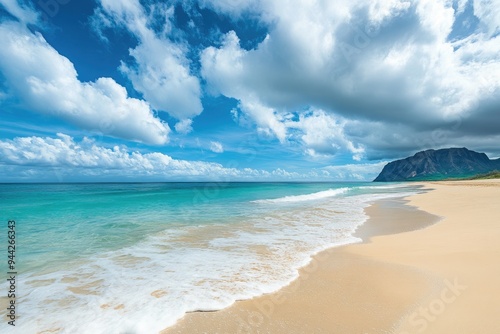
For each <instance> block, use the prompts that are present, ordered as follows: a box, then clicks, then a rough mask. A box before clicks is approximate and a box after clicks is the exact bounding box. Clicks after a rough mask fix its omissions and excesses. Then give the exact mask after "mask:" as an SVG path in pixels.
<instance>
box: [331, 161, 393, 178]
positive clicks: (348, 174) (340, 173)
mask: <svg viewBox="0 0 500 334" xmlns="http://www.w3.org/2000/svg"><path fill="white" fill-rule="evenodd" d="M387 163H388V161H382V162H378V163H374V164H356V165H354V164H349V165H339V166H327V167H324V168H322V170H323V172H325V173H326V175H328V176H329V177H331V178H334V179H336V180H346V181H347V180H350V181H372V180H374V179H375V178H376V177H377V175H378V174H379V173H380V171H382V169H383V168H384V166H385V165H386V164H387Z"/></svg>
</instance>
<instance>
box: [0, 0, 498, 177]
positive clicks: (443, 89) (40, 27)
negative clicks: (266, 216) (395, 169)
mask: <svg viewBox="0 0 500 334" xmlns="http://www.w3.org/2000/svg"><path fill="white" fill-rule="evenodd" d="M44 14H47V13H46V12H45V13H44V9H43V8H42V7H39V6H37V5H32V6H31V7H30V5H28V4H27V3H25V2H22V1H15V0H0V43H1V44H2V46H3V47H2V48H1V49H0V105H1V106H2V110H0V115H2V118H4V123H3V124H4V125H3V128H4V129H6V130H7V131H6V132H5V133H6V134H5V135H4V136H1V137H0V141H1V143H3V144H5V143H10V145H14V143H16V144H20V143H21V141H22V140H26V138H54V136H55V135H56V133H71V134H74V135H71V136H70V137H69V138H71V140H74V139H73V138H84V137H87V139H85V140H91V139H89V138H88V136H89V132H90V133H94V134H95V133H97V134H98V135H99V136H101V137H103V138H105V140H104V143H103V145H104V146H102V147H103V149H104V147H108V148H107V149H109V147H113V146H114V145H117V147H128V146H130V145H131V143H133V145H132V146H134V147H135V148H134V149H135V150H137V152H138V153H140V154H142V156H145V155H147V154H153V153H151V152H155V153H156V154H160V155H163V156H168V157H170V158H171V155H172V154H174V155H177V156H186V157H191V158H190V159H189V161H199V162H200V163H201V162H203V161H204V162H206V163H207V164H219V165H220V166H227V165H229V163H230V162H231V161H235V160H242V155H243V154H244V153H242V152H245V149H240V148H239V147H238V146H239V145H238V143H239V142H242V141H243V140H242V136H243V134H245V135H246V136H251V137H252V140H251V142H252V145H254V146H253V147H251V148H247V149H252V150H254V151H256V152H258V154H259V159H258V160H256V162H254V163H253V165H252V166H240V167H239V168H240V169H241V170H244V169H245V168H247V167H248V168H249V167H251V168H250V170H267V171H268V172H269V173H272V172H273V171H276V170H282V171H285V170H286V173H290V174H289V175H291V176H292V178H293V177H297V178H299V179H300V178H301V177H302V176H300V175H309V174H308V172H307V170H315V171H318V170H319V171H321V172H320V173H319V174H318V178H325V179H328V180H329V179H331V175H330V174H328V170H332V166H336V165H338V166H347V167H346V168H347V169H349V170H350V171H352V170H354V167H352V166H361V167H360V168H361V169H360V170H359V171H358V173H354V172H352V173H351V172H347V173H344V174H345V175H348V176H349V177H350V178H351V179H366V180H367V179H369V178H370V177H371V175H372V174H373V172H372V171H371V170H370V168H371V167H366V166H378V165H380V164H381V162H383V161H387V160H388V159H394V158H401V157H404V156H407V155H410V154H413V153H415V152H416V151H419V150H423V149H428V148H442V147H450V146H456V147H458V146H466V147H468V148H470V149H474V150H479V151H484V152H486V153H488V154H489V155H490V156H493V157H495V156H500V148H499V147H498V144H497V143H498V142H499V140H500V117H499V116H500V0H390V1H387V0H385V1H384V0H375V1H370V2H366V1H361V0H354V1H352V0H351V1H348V0H341V1H335V2H331V1H303V0H293V1H284V0H272V1H263V0H249V1H214V0H190V1H184V2H179V1H167V2H163V1H154V0H151V1H145V2H144V1H139V0H116V1H110V0H98V1H96V2H95V3H92V4H90V3H89V4H78V3H76V2H69V3H67V4H60V5H59V6H58V7H57V12H54V13H52V14H53V15H49V16H48V21H47V17H46V18H45V19H46V20H45V21H44V19H43V18H44ZM69 17H72V18H73V19H69ZM75 19H76V20H75ZM77 31H80V32H77ZM79 34H80V35H79ZM75 40H80V43H75ZM80 48H81V49H80ZM83 52H87V53H86V54H90V55H91V56H92V57H85V56H83ZM80 53H82V55H81V56H80ZM31 118H33V119H36V120H38V121H37V122H39V123H41V124H42V125H43V127H44V128H45V130H44V131H43V134H44V135H45V137H42V136H41V135H42V133H41V132H37V133H32V135H31V136H30V135H29V131H28V130H27V129H28V127H27V126H26V127H24V128H23V129H20V130H10V129H9V127H8V126H7V124H12V123H16V122H19V123H24V122H26V120H29V119H31ZM21 121H22V122H21ZM28 122H29V121H28ZM169 124H170V125H169ZM0 128H2V123H1V122H0ZM51 128H52V129H54V130H52V131H51V130H50V129H51ZM56 128H57V131H56V130H55V129H56ZM171 129H172V130H171ZM9 131H10V132H9ZM16 131H17V132H16ZM57 138H59V139H58V140H62V139H61V138H62V137H57ZM16 140H19V141H18V142H16ZM200 142H203V143H206V144H200ZM33 143H37V144H40V145H42V143H46V140H42V141H37V140H35V141H34V142H33ZM74 145H77V144H74ZM19 147H20V149H23V150H28V147H25V146H19ZM236 147H238V148H236ZM4 152H6V151H4ZM30 152H31V151H30ZM169 152H173V153H170V154H169ZM31 153H33V152H31ZM40 154H41V153H40ZM34 156H36V155H33V154H28V155H25V156H24V157H23V159H24V160H23V159H21V158H22V157H21V156H19V157H17V160H16V159H14V160H13V159H7V158H6V157H4V158H3V159H2V163H3V164H4V165H5V166H10V165H16V164H20V161H25V163H22V164H29V157H34ZM10 157H11V158H12V157H14V156H12V154H11V155H10ZM26 159H27V160H26ZM171 159H173V161H188V160H186V159H178V160H177V159H174V158H171ZM16 161H17V162H16ZM58 161H59V160H58ZM38 162H40V161H38ZM38 162H36V161H34V162H33V163H37V164H38ZM59 162H60V164H61V166H70V165H65V163H64V162H63V161H59ZM144 163H147V162H144ZM259 164H260V165H259ZM40 166H41V165H40ZM40 166H39V168H41V167H40ZM197 166H198V167H200V168H201V170H202V171H204V172H206V173H210V169H203V168H202V166H201V165H197ZM363 166H365V167H363ZM73 167H74V166H73ZM73 167H71V168H73ZM80 167H82V168H83V167H85V168H89V169H90V168H92V166H90V165H82V166H80ZM327 167H328V168H327ZM106 168H107V167H106ZM159 168H160V169H161V168H163V167H159ZM221 168H223V167H221ZM368 170H370V171H368ZM184 172H185V176H186V177H190V176H191V174H189V171H184ZM136 173H138V175H143V174H144V173H142V171H139V170H137V171H136ZM294 173H295V174H294ZM146 174H147V173H146ZM179 175H180V174H179ZM207 175H209V174H207ZM241 175H243V174H241ZM241 175H240V176H241ZM336 175H337V177H339V175H340V174H336ZM198 176H200V177H201V176H202V175H201V174H200V175H198ZM232 176H238V175H236V174H234V175H232ZM238 177H239V176H238ZM255 177H257V176H255ZM258 177H263V178H265V177H266V176H263V175H260V176H258ZM286 177H288V176H286ZM286 177H285V178H286ZM340 179H346V178H345V177H343V178H340Z"/></svg>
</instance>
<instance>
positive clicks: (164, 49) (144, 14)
mask: <svg viewBox="0 0 500 334" xmlns="http://www.w3.org/2000/svg"><path fill="white" fill-rule="evenodd" d="M148 14H149V15H148ZM172 16H173V8H172V7H169V6H167V5H166V4H162V3H156V4H149V6H148V7H143V6H142V5H141V4H140V3H139V1H138V0H118V1H117V0H101V1H100V8H99V9H98V10H97V12H96V14H95V19H94V21H93V22H97V24H101V25H102V27H101V30H102V29H105V28H125V29H127V30H128V31H129V32H130V33H132V34H133V35H134V36H135V37H136V38H137V39H138V41H139V44H138V45H137V46H136V47H135V48H132V49H130V56H131V57H132V58H133V59H134V62H132V63H128V62H122V64H121V66H120V69H121V71H122V72H123V73H124V74H125V75H126V76H127V77H128V78H129V79H130V81H131V82H132V84H133V87H134V89H135V90H137V91H138V92H140V93H142V94H143V96H144V98H145V99H146V101H148V102H149V103H150V104H151V106H152V107H153V108H154V109H156V110H161V111H166V112H168V113H169V114H170V115H171V116H173V117H175V118H177V119H180V120H184V119H189V118H193V117H195V116H197V115H199V114H200V113H201V112H202V110H203V108H202V105H201V100H200V98H201V88H200V83H199V79H198V78H197V77H196V76H195V75H192V74H191V71H190V67H189V66H190V61H189V60H188V58H187V57H186V52H187V47H186V46H183V45H182V44H179V43H174V42H172V41H171V40H170V39H169V35H170V33H171V22H170V21H171V19H172ZM154 25H160V26H161V27H162V29H161V30H160V31H155V30H153V29H152V28H151V27H152V26H154Z"/></svg>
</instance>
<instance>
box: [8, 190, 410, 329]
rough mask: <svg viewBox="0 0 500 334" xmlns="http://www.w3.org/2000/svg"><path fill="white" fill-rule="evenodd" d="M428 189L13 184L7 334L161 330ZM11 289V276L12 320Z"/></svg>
mask: <svg viewBox="0 0 500 334" xmlns="http://www.w3.org/2000/svg"><path fill="white" fill-rule="evenodd" d="M418 191H419V188H418V187H416V186H413V185H408V184H374V183H99V184H1V185H0V203H1V204H0V216H1V220H2V223H1V224H2V229H1V232H0V233H1V235H0V242H1V244H2V245H3V246H2V249H4V253H5V256H2V258H3V259H4V260H1V261H0V266H1V268H2V269H1V270H2V273H3V274H4V275H5V276H7V274H6V273H7V272H9V271H10V270H9V268H8V260H7V246H8V240H9V239H8V238H7V237H8V228H7V222H8V221H9V220H15V222H16V227H15V228H16V233H15V235H16V239H15V245H16V250H15V270H16V272H17V274H16V317H17V318H16V326H15V328H14V327H12V326H7V324H6V323H5V324H2V327H3V328H2V330H1V332H2V333H26V334H29V333H38V332H42V331H53V332H54V333H92V334H96V333H157V332H159V331H160V330H162V329H164V328H166V327H168V326H171V325H172V324H174V323H175V322H176V321H177V320H178V319H180V318H182V317H183V315H184V314H185V313H186V312H190V311H211V310H218V309H222V308H225V307H228V306H229V305H231V304H232V303H234V302H235V301H236V300H240V299H248V298H252V297H255V296H258V295H261V294H264V293H269V292H273V291H276V290H278V289H280V288H281V287H283V286H285V285H287V284H289V283H290V282H291V281H292V280H294V279H295V278H297V277H298V269H299V268H300V267H302V266H304V265H306V264H307V263H308V262H309V261H310V259H311V256H312V255H314V254H315V253H317V252H319V251H321V250H324V249H326V248H329V247H333V246H338V245H344V244H348V243H355V242H360V241H361V240H359V239H358V238H355V237H353V232H354V231H355V230H356V228H357V227H358V226H359V225H361V224H362V223H363V222H364V221H365V220H366V219H367V217H366V215H365V213H364V208H366V207H367V206H368V205H369V204H370V203H371V202H373V201H374V200H378V199H384V198H393V197H402V196H408V195H412V194H415V193H417V192H418ZM7 277H8V276H7ZM8 290H9V282H6V280H2V283H1V284H0V291H1V293H0V294H1V295H2V296H3V297H2V298H0V300H1V306H2V307H1V311H0V313H1V314H2V319H7V318H6V314H7V309H6V307H7V306H8V303H9V299H7V297H6V296H7V291H8ZM6 321H7V320H5V322H6ZM51 333H52V332H51Z"/></svg>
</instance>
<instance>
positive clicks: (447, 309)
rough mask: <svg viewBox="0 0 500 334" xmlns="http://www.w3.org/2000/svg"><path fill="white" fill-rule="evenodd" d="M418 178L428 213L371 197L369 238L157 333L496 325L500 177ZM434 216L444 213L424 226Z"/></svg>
mask: <svg viewBox="0 0 500 334" xmlns="http://www.w3.org/2000/svg"><path fill="white" fill-rule="evenodd" d="M425 186H426V187H428V188H433V190H432V191H429V192H427V193H425V194H420V195H415V196H412V197H411V198H410V199H409V204H410V205H412V206H416V207H418V208H420V209H421V210H425V211H426V212H423V211H421V210H417V209H415V208H411V207H409V206H403V205H401V204H402V203H401V201H400V203H398V201H382V202H378V203H376V204H375V205H372V206H371V207H370V208H368V209H367V213H368V215H369V216H370V219H369V221H368V222H367V223H366V224H365V225H363V227H362V228H360V229H359V230H358V232H357V234H358V235H359V236H361V237H363V239H364V240H365V241H366V242H364V243H362V244H354V245H348V246H343V247H339V248H332V249H329V250H326V251H324V252H322V253H320V254H318V255H317V256H315V257H314V258H313V261H312V262H311V264H310V265H308V266H306V267H304V268H303V269H301V271H300V276H299V278H298V279H297V280H296V281H294V282H293V283H292V284H291V285H289V286H287V287H285V288H283V289H281V290H280V291H278V292H276V293H273V294H268V295H264V296H261V297H258V298H254V299H252V300H245V301H240V302H237V303H235V304H234V305H233V306H231V307H229V308H227V309H224V310H221V311H218V312H203V313H202V312H197V313H191V314H188V315H186V317H184V318H183V319H182V320H180V321H179V322H178V323H177V324H176V325H175V326H174V327H171V328H168V329H167V330H165V331H164V332H162V333H164V334H171V333H190V334H195V333H276V334H280V333H287V334H290V333H307V334H312V333H329V334H330V333H340V334H350V333H356V334H358V333H359V334H372V333H373V334H375V333H395V334H410V333H411V334H413V333H429V334H430V333H439V334H447V333H450V334H461V333H463V334H489V333H491V334H499V333H500V287H499V286H498V285H497V282H499V281H500V205H499V204H500V203H499V202H500V181H499V180H488V181H456V182H434V183H427V184H425ZM429 213H430V214H429ZM431 214H432V215H431ZM433 215H436V216H439V217H443V219H442V220H441V221H439V222H438V223H437V224H434V225H431V226H429V225H430V224H431V223H433V222H435V221H436V216H433Z"/></svg>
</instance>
